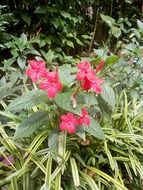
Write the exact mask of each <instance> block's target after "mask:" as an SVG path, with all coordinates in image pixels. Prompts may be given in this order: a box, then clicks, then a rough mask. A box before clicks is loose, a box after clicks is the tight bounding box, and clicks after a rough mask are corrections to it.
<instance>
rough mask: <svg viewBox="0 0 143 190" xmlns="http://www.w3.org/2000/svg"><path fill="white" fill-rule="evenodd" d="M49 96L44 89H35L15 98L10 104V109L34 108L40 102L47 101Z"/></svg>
mask: <svg viewBox="0 0 143 190" xmlns="http://www.w3.org/2000/svg"><path fill="white" fill-rule="evenodd" d="M47 101H48V97H47V95H46V93H45V92H44V91H40V90H37V91H33V92H28V93H25V94H23V95H22V96H20V97H18V98H16V99H14V100H13V101H12V102H11V103H10V104H9V106H8V110H14V111H18V110H21V109H26V108H32V107H33V106H37V105H39V104H43V103H46V102H47Z"/></svg>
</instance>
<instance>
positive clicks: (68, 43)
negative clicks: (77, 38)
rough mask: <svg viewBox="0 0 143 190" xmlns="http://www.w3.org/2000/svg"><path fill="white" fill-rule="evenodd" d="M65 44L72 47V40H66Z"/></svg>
mask: <svg viewBox="0 0 143 190" xmlns="http://www.w3.org/2000/svg"><path fill="white" fill-rule="evenodd" d="M66 45H67V46H69V47H72V48H74V44H73V42H72V41H69V40H66Z"/></svg>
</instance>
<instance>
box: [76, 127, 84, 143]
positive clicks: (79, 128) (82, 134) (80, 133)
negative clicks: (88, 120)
mask: <svg viewBox="0 0 143 190" xmlns="http://www.w3.org/2000/svg"><path fill="white" fill-rule="evenodd" d="M76 134H77V135H78V136H79V137H80V138H81V139H83V140H84V141H85V130H84V128H83V127H82V126H79V127H78V129H77V131H76Z"/></svg>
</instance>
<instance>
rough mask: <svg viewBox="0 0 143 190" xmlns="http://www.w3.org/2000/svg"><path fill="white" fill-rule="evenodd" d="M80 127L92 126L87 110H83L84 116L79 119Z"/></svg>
mask: <svg viewBox="0 0 143 190" xmlns="http://www.w3.org/2000/svg"><path fill="white" fill-rule="evenodd" d="M78 121H79V125H83V124H85V125H90V118H89V115H88V112H87V110H86V108H83V109H82V116H81V117H80V118H79V120H78Z"/></svg>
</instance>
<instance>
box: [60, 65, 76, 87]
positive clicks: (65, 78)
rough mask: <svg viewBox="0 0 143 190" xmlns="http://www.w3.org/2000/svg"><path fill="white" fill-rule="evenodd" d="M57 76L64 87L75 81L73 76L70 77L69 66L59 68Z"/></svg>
mask: <svg viewBox="0 0 143 190" xmlns="http://www.w3.org/2000/svg"><path fill="white" fill-rule="evenodd" d="M59 76H60V80H61V82H62V84H63V85H66V86H69V85H70V84H71V83H72V82H73V80H74V79H75V76H73V75H71V65H68V64H64V65H62V66H60V67H59Z"/></svg>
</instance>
